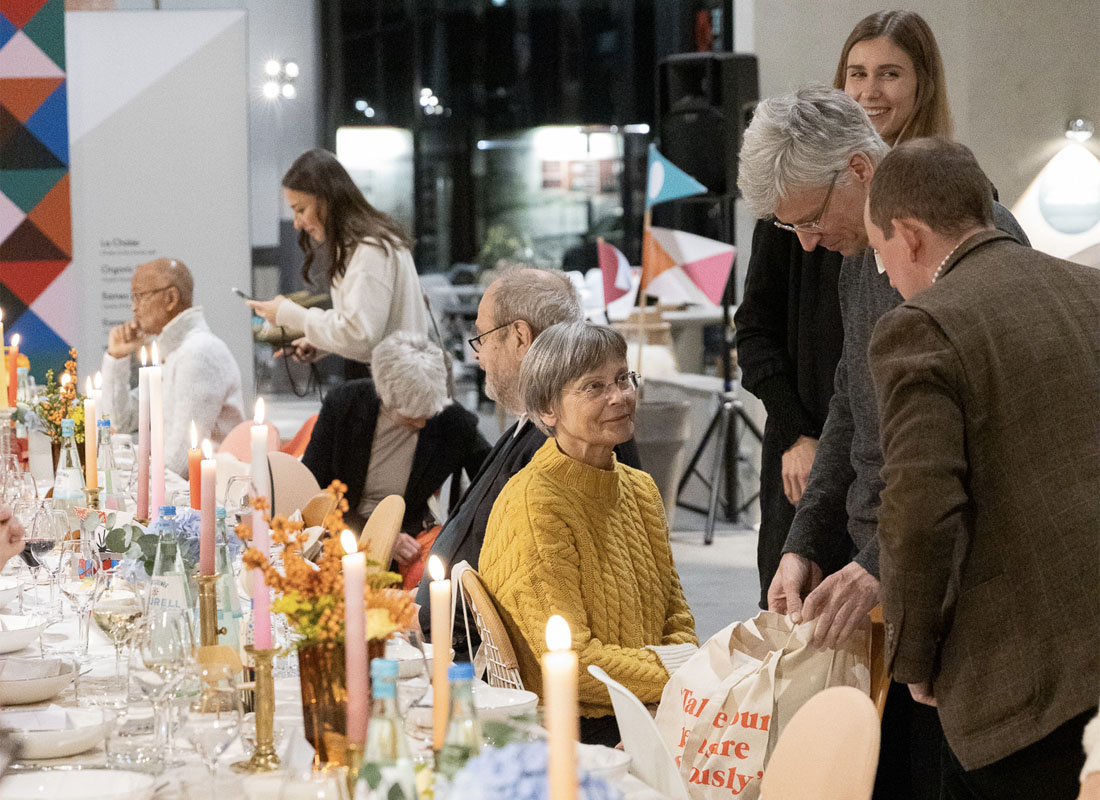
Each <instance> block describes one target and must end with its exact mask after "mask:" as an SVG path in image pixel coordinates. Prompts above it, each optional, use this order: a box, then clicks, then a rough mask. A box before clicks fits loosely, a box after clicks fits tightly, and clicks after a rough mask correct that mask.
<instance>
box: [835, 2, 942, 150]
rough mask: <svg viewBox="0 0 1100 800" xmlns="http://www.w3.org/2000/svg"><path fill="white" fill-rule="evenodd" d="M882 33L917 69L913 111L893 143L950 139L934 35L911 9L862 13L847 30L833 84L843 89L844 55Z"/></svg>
mask: <svg viewBox="0 0 1100 800" xmlns="http://www.w3.org/2000/svg"><path fill="white" fill-rule="evenodd" d="M880 36H885V37H886V38H887V39H889V40H890V41H891V42H893V43H894V44H896V45H897V46H898V47H900V48H901V49H902V50H904V51H905V53H906V55H908V56H909V58H910V59H911V60H912V61H913V68H914V69H915V70H916V73H917V98H916V101H915V103H914V105H913V113H912V114H910V115H909V119H907V120H906V121H905V125H903V126H902V129H901V132H900V133H898V137H897V140H896V141H895V142H894V144H895V145H898V144H901V143H902V142H904V141H905V140H906V139H916V138H919V137H923V136H938V137H940V138H941V139H950V138H951V137H952V134H953V133H954V128H955V126H954V124H953V123H952V121H951V108H950V107H949V106H948V104H947V82H946V80H945V78H944V73H943V59H942V58H941V56H940V48H939V45H937V44H936V37H935V35H934V34H933V33H932V29H931V28H930V27H928V23H927V22H925V21H924V18H923V17H921V15H920V14H917V13H916V12H915V11H878V12H876V13H874V14H871V15H870V16H867V17H864V18H863V19H861V20H860V21H859V23H858V24H857V25H856V26H855V28H853V29H852V32H851V33H850V34H848V39H847V41H845V42H844V48H843V49H842V50H841V51H840V62H839V63H838V64H837V66H836V75H835V77H834V78H833V86H834V87H835V88H837V89H840V90H842V91H843V89H844V83H845V78H846V73H847V69H848V55H849V53H851V51H852V48H853V47H854V46H855V45H856V44H858V43H859V42H865V41H867V40H869V39H877V38H879V37H880Z"/></svg>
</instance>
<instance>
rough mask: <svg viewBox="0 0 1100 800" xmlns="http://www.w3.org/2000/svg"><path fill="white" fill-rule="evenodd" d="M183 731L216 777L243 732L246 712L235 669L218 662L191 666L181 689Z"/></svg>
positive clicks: (185, 674) (212, 775) (208, 769)
mask: <svg viewBox="0 0 1100 800" xmlns="http://www.w3.org/2000/svg"><path fill="white" fill-rule="evenodd" d="M178 695H179V697H180V698H181V699H182V700H183V701H184V702H183V703H182V704H181V705H180V729H181V731H182V732H183V734H184V736H185V737H186V738H187V741H188V742H190V744H191V746H192V747H193V748H194V749H195V752H196V753H197V754H198V756H199V758H200V759H201V760H202V763H203V766H205V767H206V769H207V771H208V772H209V773H210V777H211V779H213V778H214V776H215V774H216V773H217V769H218V759H219V758H220V757H221V755H222V753H224V752H225V750H226V748H228V747H229V745H231V744H232V743H233V742H234V741H236V739H237V737H238V736H239V735H240V732H241V719H242V717H243V716H244V710H243V706H242V703H241V692H240V689H239V688H238V686H237V676H236V673H235V671H234V669H233V667H232V666H230V665H229V664H223V663H219V662H211V663H206V664H196V665H194V666H191V667H188V669H187V670H186V672H185V673H184V677H183V680H182V681H181V683H180V687H179V689H178Z"/></svg>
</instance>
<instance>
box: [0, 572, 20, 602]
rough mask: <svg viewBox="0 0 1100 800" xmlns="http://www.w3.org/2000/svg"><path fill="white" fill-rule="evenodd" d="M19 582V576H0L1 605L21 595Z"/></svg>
mask: <svg viewBox="0 0 1100 800" xmlns="http://www.w3.org/2000/svg"><path fill="white" fill-rule="evenodd" d="M19 584H20V581H19V579H18V578H12V577H7V576H5V577H2V578H0V606H4V605H7V604H8V603H10V602H11V601H12V600H14V599H15V598H16V597H18V596H19Z"/></svg>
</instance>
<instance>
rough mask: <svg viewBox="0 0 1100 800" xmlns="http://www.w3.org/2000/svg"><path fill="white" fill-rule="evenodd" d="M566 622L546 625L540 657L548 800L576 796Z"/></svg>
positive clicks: (576, 734)
mask: <svg viewBox="0 0 1100 800" xmlns="http://www.w3.org/2000/svg"><path fill="white" fill-rule="evenodd" d="M572 645H573V641H572V634H571V633H570V631H569V623H568V622H566V621H565V620H564V619H563V618H562V617H560V616H558V615H557V614H555V615H554V616H552V617H550V619H549V620H548V621H547V623H546V648H547V652H546V653H544V654H543V656H542V707H543V710H544V718H545V721H546V732H547V742H548V746H549V750H550V752H549V762H548V764H547V769H546V774H547V776H548V777H549V780H550V800H575V799H576V797H577V744H576V743H577V740H578V739H579V738H580V717H579V709H578V707H577V672H578V666H577V654H576V653H575V652H574V651H573V649H572Z"/></svg>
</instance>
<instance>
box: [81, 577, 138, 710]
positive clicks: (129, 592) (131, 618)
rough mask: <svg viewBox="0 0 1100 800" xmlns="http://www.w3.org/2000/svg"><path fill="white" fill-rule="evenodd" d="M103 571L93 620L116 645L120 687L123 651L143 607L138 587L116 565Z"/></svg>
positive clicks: (122, 680) (122, 686)
mask: <svg viewBox="0 0 1100 800" xmlns="http://www.w3.org/2000/svg"><path fill="white" fill-rule="evenodd" d="M105 572H106V575H107V585H106V588H105V589H104V591H103V594H101V595H100V596H99V599H98V600H96V602H95V605H94V606H92V619H94V620H95V624H96V625H98V626H99V629H100V630H101V631H103V632H104V633H105V634H107V638H108V639H110V640H111V644H113V645H114V646H115V681H116V682H117V684H118V685H119V686H120V687H121V688H125V685H126V682H125V680H124V679H123V677H122V650H123V648H124V647H125V646H126V642H127V641H128V640H129V639H130V636H131V634H132V633H133V632H134V630H135V629H136V628H137V626H138V624H139V623H140V622H141V619H142V616H143V614H144V609H143V608H142V604H141V596H140V593H139V592H138V590H137V587H135V586H134V585H133V584H131V583H130V582H129V581H127V580H126V579H125V578H124V577H123V576H122V572H121V570H120V568H119V567H117V566H116V567H112V568H111V569H108V570H105Z"/></svg>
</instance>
